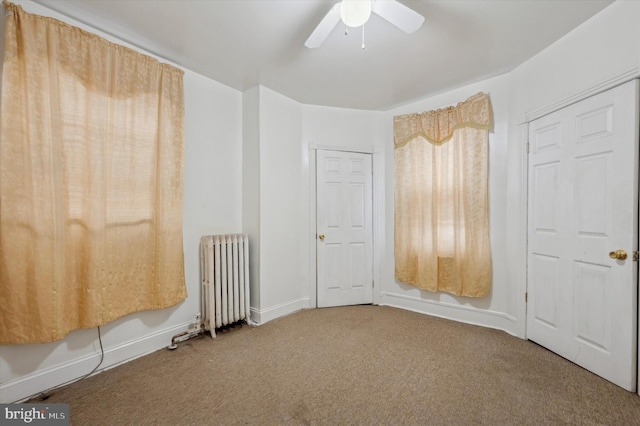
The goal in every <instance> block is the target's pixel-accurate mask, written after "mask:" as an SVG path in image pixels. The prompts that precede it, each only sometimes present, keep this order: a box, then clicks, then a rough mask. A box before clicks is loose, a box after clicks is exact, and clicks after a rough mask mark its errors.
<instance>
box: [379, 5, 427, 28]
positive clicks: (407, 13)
mask: <svg viewBox="0 0 640 426" xmlns="http://www.w3.org/2000/svg"><path fill="white" fill-rule="evenodd" d="M371 10H372V11H373V12H374V13H376V14H378V15H380V17H382V18H384V19H386V20H387V21H389V22H390V23H392V24H393V25H395V26H396V27H398V28H400V29H401V30H402V31H404V32H405V33H407V34H411V33H413V32H415V31H417V30H418V28H420V27H421V26H422V23H423V22H424V16H422V15H420V14H419V13H418V12H416V11H415V10H413V9H410V8H408V7H407V6H405V5H404V4H402V3H400V2H398V1H396V0H373V2H372V3H371Z"/></svg>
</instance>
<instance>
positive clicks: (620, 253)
mask: <svg viewBox="0 0 640 426" xmlns="http://www.w3.org/2000/svg"><path fill="white" fill-rule="evenodd" d="M609 257H610V258H612V259H618V260H625V259H626V258H627V252H626V251H624V250H616V251H612V252H610V253H609Z"/></svg>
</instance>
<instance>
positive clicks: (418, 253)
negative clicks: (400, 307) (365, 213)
mask: <svg viewBox="0 0 640 426" xmlns="http://www.w3.org/2000/svg"><path fill="white" fill-rule="evenodd" d="M490 125H491V107H490V103H489V97H488V96H487V95H486V94H483V93H479V94H477V95H475V96H473V97H471V98H469V99H468V100H466V101H465V102H462V103H460V104H458V105H457V106H455V107H449V108H445V109H440V110H436V111H429V112H425V113H422V114H410V115H403V116H397V117H395V118H394V144H395V240H394V243H395V244H394V246H395V277H396V280H398V281H400V282H402V283H406V284H412V285H415V286H417V287H419V288H422V289H425V290H429V291H444V292H448V293H452V294H455V295H459V296H471V297H482V296H486V295H487V294H488V293H489V291H490V288H491V256H490V251H489V215H488V202H487V199H488V197H487V161H488V160H487V157H488V129H489V127H490Z"/></svg>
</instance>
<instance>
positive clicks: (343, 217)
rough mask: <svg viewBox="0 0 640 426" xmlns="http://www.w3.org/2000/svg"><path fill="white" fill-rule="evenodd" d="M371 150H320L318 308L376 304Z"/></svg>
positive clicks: (317, 163)
mask: <svg viewBox="0 0 640 426" xmlns="http://www.w3.org/2000/svg"><path fill="white" fill-rule="evenodd" d="M371 164H372V158H371V154H363V153H357V152H343V151H328V150H318V152H317V157H316V185H317V188H316V228H317V232H316V236H317V238H316V242H317V272H318V277H317V280H318V281H317V282H318V284H317V289H318V294H317V297H318V307H327V306H343V305H358V304H365V303H373V279H372V276H373V272H372V269H373V262H372V253H373V251H372V241H373V237H372V235H373V230H372V222H373V221H372V204H373V195H372V166H371Z"/></svg>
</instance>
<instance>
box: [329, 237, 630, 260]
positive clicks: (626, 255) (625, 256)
mask: <svg viewBox="0 0 640 426" xmlns="http://www.w3.org/2000/svg"><path fill="white" fill-rule="evenodd" d="M318 238H320V241H324V234H320V235H318ZM626 256H627V255H626V254H625V257H626Z"/></svg>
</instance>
